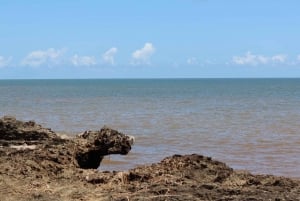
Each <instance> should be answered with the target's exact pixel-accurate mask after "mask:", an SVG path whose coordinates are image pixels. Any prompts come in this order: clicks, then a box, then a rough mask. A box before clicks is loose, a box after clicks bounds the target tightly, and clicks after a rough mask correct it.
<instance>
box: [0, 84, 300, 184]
mask: <svg viewBox="0 0 300 201" xmlns="http://www.w3.org/2000/svg"><path fill="white" fill-rule="evenodd" d="M0 94H1V97H0V115H5V114H10V115H15V116H17V118H19V119H23V120H32V119H34V120H35V121H37V122H39V123H42V124H43V125H44V126H47V127H51V128H52V129H53V130H55V131H58V132H66V133H69V134H75V133H79V132H82V131H84V130H86V129H99V128H101V127H102V126H103V125H104V124H106V125H108V126H111V127H113V128H115V129H118V130H120V131H122V132H124V133H127V134H130V135H134V136H135V137H136V144H135V145H134V147H133V149H132V151H131V153H130V154H129V155H127V156H119V155H115V156H110V157H106V158H105V160H104V162H103V164H102V166H101V167H100V169H101V170H124V169H129V168H133V167H135V166H137V165H141V164H150V163H153V162H158V161H160V160H161V159H163V158H164V157H166V156H169V155H173V154H190V153H198V154H203V155H207V156H212V157H213V158H215V159H218V160H221V161H223V162H226V163H227V164H228V165H230V166H231V167H233V168H236V169H246V170H249V171H251V172H253V173H264V174H276V175H284V176H290V177H298V178H300V158H299V154H300V146H299V145H300V124H299V122H300V79H191V80H176V79H175V80H172V79H171V80H155V79H154V80H44V81H43V80H31V81H30V80H27V81H21V80H20V81H16V80H15V81H9V80H8V81H0Z"/></svg>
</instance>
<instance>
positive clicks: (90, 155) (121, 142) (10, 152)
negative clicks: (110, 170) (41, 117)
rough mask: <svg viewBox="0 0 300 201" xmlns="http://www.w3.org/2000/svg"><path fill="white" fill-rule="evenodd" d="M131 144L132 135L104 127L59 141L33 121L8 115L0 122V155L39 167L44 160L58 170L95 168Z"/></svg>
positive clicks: (129, 147) (124, 151)
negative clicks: (27, 161) (65, 168)
mask: <svg viewBox="0 0 300 201" xmlns="http://www.w3.org/2000/svg"><path fill="white" fill-rule="evenodd" d="M133 142H134V138H133V137H132V136H128V135H124V134H122V133H119V132H118V131H116V130H113V129H110V128H108V127H103V128H102V129H101V130H100V131H86V132H84V133H83V134H81V135H78V136H76V137H75V138H70V137H69V138H63V137H61V136H59V135H58V134H56V133H55V132H53V131H52V130H51V129H47V128H43V127H42V126H41V125H38V124H36V123H35V122H33V121H29V122H22V121H18V120H16V119H15V118H14V117H8V116H5V117H3V118H2V119H0V152H1V156H2V157H4V158H5V157H10V158H15V157H19V160H22V158H24V159H26V160H29V159H30V160H32V161H35V162H36V163H37V164H39V165H40V166H42V167H43V164H44V163H46V162H45V161H48V162H51V163H53V164H52V165H54V166H56V167H60V168H63V166H68V167H71V166H74V167H78V168H83V169H96V168H98V167H99V165H100V163H101V160H102V159H103V157H104V156H105V155H109V154H127V153H128V152H129V151H130V149H131V146H132V144H133ZM44 168H46V167H44Z"/></svg>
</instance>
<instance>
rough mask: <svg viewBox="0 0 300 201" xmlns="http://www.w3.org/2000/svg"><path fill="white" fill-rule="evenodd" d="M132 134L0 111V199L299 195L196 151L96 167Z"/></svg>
mask: <svg viewBox="0 0 300 201" xmlns="http://www.w3.org/2000/svg"><path fill="white" fill-rule="evenodd" d="M132 143H133V138H132V137H129V136H126V135H124V134H121V133H119V132H117V131H115V130H112V129H109V128H106V127H104V128H102V129H101V130H100V131H86V132H84V133H83V134H81V135H78V136H76V137H74V138H68V137H61V136H59V135H58V134H56V133H55V132H53V131H51V130H50V129H46V128H42V127H41V126H40V125H38V124H35V123H34V122H21V121H17V120H16V119H15V118H12V117H5V118H2V119H0V195H5V196H1V198H0V199H1V200H4V201H9V200H44V201H53V200H86V201H88V200H107V201H108V200H109V201H111V200H115V201H127V200H133V201H138V200H187V201H188V200H189V201H190V200H219V201H221V200H222V201H225V200H236V201H237V200H245V201H246V200H247V201H250V200H251V201H258V200H261V201H263V200H274V201H275V200H276V201H280V200H282V201H283V200H291V201H292V200H293V201H294V200H300V181H299V180H296V179H289V178H284V177H276V176H272V175H252V174H251V173H249V172H245V171H236V170H233V169H232V168H230V167H228V166H227V165H226V164H225V163H222V162H219V161H216V160H213V159H212V158H210V157H206V156H202V155H199V154H192V155H173V156H171V157H167V158H165V159H164V160H162V161H161V162H159V163H155V164H152V165H144V166H140V167H137V168H134V169H131V170H128V171H122V172H115V171H111V172H109V171H106V172H100V171H98V170H96V169H94V168H96V167H97V166H98V165H99V163H100V162H101V159H102V157H103V156H104V155H107V154H126V153H128V151H129V150H130V148H131V145H132Z"/></svg>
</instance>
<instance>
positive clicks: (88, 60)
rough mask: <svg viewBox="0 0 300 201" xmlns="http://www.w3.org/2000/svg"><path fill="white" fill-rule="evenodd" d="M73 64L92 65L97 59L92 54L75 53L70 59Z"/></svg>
mask: <svg viewBox="0 0 300 201" xmlns="http://www.w3.org/2000/svg"><path fill="white" fill-rule="evenodd" d="M70 61H71V63H72V65H74V66H92V65H96V64H97V62H96V59H95V58H94V57H92V56H78V55H77V54H75V55H74V56H72V57H71V59H70Z"/></svg>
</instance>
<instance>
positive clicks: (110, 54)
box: [102, 47, 118, 65]
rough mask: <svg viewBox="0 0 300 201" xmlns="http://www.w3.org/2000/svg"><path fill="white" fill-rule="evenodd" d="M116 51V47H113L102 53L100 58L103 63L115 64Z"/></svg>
mask: <svg viewBox="0 0 300 201" xmlns="http://www.w3.org/2000/svg"><path fill="white" fill-rule="evenodd" d="M117 52H118V49H117V48H115V47H112V48H110V49H109V50H107V51H106V52H105V53H104V54H103V55H102V59H103V61H104V62H105V63H108V64H111V65H114V64H115V58H114V56H115V54H116V53H117Z"/></svg>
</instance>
